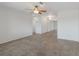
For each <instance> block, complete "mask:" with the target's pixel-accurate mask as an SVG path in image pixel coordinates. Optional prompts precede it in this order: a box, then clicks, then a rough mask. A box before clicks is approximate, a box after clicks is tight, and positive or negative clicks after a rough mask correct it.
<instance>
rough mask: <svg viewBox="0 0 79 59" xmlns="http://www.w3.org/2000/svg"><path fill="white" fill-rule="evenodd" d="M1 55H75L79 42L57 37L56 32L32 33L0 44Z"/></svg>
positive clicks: (78, 53)
mask: <svg viewBox="0 0 79 59" xmlns="http://www.w3.org/2000/svg"><path fill="white" fill-rule="evenodd" d="M0 55H1V56H70V55H71V56H73V55H74V56H77V55H79V42H75V41H68V40H62V39H57V36H56V32H55V31H52V32H49V33H45V34H42V35H33V36H29V37H25V38H22V39H18V40H15V41H11V42H8V43H5V44H1V45H0Z"/></svg>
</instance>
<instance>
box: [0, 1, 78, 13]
mask: <svg viewBox="0 0 79 59" xmlns="http://www.w3.org/2000/svg"><path fill="white" fill-rule="evenodd" d="M35 4H39V3H38V2H0V5H3V6H6V7H10V8H14V9H17V10H21V11H28V10H26V9H31V8H32V7H33V6H34V5H35ZM44 4H45V7H46V8H47V10H48V11H49V12H50V11H51V12H52V11H56V12H59V11H63V10H71V9H79V2H44Z"/></svg>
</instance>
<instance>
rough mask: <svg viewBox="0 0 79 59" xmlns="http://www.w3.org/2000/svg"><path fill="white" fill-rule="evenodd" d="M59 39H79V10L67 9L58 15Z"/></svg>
mask: <svg viewBox="0 0 79 59" xmlns="http://www.w3.org/2000/svg"><path fill="white" fill-rule="evenodd" d="M57 25H58V30H57V31H58V33H57V34H58V35H57V36H58V39H67V40H74V41H79V11H78V10H66V11H61V12H59V15H58V24H57Z"/></svg>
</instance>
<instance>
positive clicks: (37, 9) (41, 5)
mask: <svg viewBox="0 0 79 59" xmlns="http://www.w3.org/2000/svg"><path fill="white" fill-rule="evenodd" d="M26 10H27V9H26ZM31 11H32V12H33V13H34V14H43V13H45V12H47V10H46V8H45V7H44V3H43V2H39V5H35V6H33V8H32V9H31Z"/></svg>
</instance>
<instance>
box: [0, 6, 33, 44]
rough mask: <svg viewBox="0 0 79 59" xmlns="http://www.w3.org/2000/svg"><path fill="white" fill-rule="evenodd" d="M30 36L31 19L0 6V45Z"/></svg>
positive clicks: (28, 16)
mask: <svg viewBox="0 0 79 59" xmlns="http://www.w3.org/2000/svg"><path fill="white" fill-rule="evenodd" d="M31 34H32V17H31V15H30V14H24V13H22V12H20V11H17V10H13V9H10V8H8V7H4V6H0V44H1V43H5V42H8V41H11V40H15V39H19V38H23V37H26V36H29V35H31Z"/></svg>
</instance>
